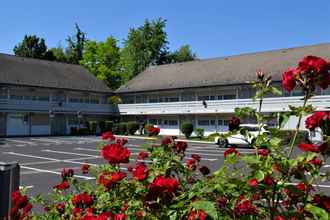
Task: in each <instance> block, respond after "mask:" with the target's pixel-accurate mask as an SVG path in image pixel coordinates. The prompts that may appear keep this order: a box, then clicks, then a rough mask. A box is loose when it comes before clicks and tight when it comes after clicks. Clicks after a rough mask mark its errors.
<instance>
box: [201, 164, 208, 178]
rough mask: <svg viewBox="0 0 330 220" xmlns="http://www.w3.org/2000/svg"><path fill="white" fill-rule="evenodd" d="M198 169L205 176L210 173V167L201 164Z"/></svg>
mask: <svg viewBox="0 0 330 220" xmlns="http://www.w3.org/2000/svg"><path fill="white" fill-rule="evenodd" d="M199 171H200V172H201V173H202V174H203V175H204V176H207V175H209V174H210V169H209V168H208V167H207V166H202V167H201V168H199Z"/></svg>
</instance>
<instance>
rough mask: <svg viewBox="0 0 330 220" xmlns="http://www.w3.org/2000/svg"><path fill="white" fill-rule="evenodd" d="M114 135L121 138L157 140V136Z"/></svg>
mask: <svg viewBox="0 0 330 220" xmlns="http://www.w3.org/2000/svg"><path fill="white" fill-rule="evenodd" d="M114 136H115V137H119V138H128V139H141V140H157V138H152V137H139V136H126V135H114Z"/></svg>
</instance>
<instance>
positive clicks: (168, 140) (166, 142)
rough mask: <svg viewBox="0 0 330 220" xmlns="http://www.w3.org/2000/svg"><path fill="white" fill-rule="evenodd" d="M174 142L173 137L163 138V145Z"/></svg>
mask: <svg viewBox="0 0 330 220" xmlns="http://www.w3.org/2000/svg"><path fill="white" fill-rule="evenodd" d="M172 143H173V138H172V137H165V138H163V140H162V145H169V144H172Z"/></svg>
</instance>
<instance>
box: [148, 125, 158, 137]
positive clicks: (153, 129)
mask: <svg viewBox="0 0 330 220" xmlns="http://www.w3.org/2000/svg"><path fill="white" fill-rule="evenodd" d="M148 132H149V135H150V136H157V135H158V134H159V132H160V128H158V127H154V126H150V127H148Z"/></svg>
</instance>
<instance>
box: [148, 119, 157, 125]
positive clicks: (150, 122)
mask: <svg viewBox="0 0 330 220" xmlns="http://www.w3.org/2000/svg"><path fill="white" fill-rule="evenodd" d="M149 124H152V125H157V119H149Z"/></svg>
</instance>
